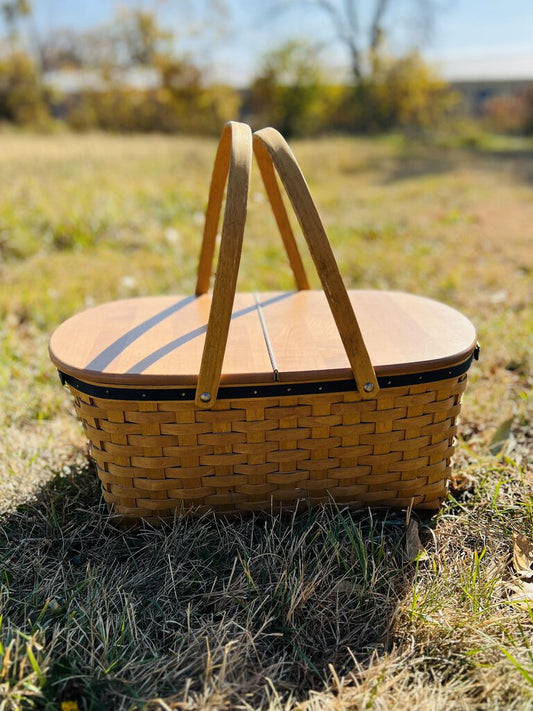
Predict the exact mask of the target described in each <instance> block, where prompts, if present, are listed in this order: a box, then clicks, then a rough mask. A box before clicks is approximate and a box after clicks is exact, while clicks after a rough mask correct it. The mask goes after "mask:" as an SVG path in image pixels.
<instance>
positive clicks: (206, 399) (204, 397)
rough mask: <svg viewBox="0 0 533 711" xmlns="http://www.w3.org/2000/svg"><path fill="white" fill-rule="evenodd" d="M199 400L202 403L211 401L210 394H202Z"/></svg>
mask: <svg viewBox="0 0 533 711" xmlns="http://www.w3.org/2000/svg"><path fill="white" fill-rule="evenodd" d="M200 400H201V401H202V402H209V400H211V393H202V394H201V395H200Z"/></svg>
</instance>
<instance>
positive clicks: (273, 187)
mask: <svg viewBox="0 0 533 711" xmlns="http://www.w3.org/2000/svg"><path fill="white" fill-rule="evenodd" d="M229 125H231V122H230V124H229ZM233 125H235V122H233ZM230 150H231V131H230V130H228V129H226V130H225V131H224V132H223V133H222V137H221V139H220V143H219V145H218V150H217V154H216V157H215V164H214V167H213V175H212V177H211V185H210V188H209V197H208V200H207V209H206V213H205V223H204V234H203V237H202V248H201V250H200V260H199V263H198V276H197V280H196V290H195V293H196V296H201V294H207V292H208V291H209V282H210V279H211V272H212V268H213V257H214V254H215V243H216V235H217V229H218V223H219V219H220V210H221V208H222V200H223V198H224V188H225V186H226V178H227V175H228V161H229V155H230ZM259 168H260V171H261V177H262V178H263V184H264V186H265V191H266V194H267V196H268V199H269V202H270V205H271V207H272V212H273V213H274V217H275V219H276V224H277V226H278V229H279V231H280V234H281V239H282V240H283V245H284V247H285V251H286V252H287V257H288V258H289V264H290V266H291V269H292V273H293V275H294V281H295V283H296V288H297V289H298V290H303V289H309V288H310V286H309V280H308V279H307V275H306V273H305V269H304V265H303V263H302V258H301V257H300V252H299V251H298V246H297V244H296V240H295V239H294V233H293V231H292V227H291V223H290V221H289V218H288V216H287V211H286V209H285V205H284V203H283V198H282V197H281V192H280V190H279V187H278V183H277V180H276V176H275V174H274V168H273V166H272V163H271V162H270V161H264V162H263V163H262V164H260V165H259Z"/></svg>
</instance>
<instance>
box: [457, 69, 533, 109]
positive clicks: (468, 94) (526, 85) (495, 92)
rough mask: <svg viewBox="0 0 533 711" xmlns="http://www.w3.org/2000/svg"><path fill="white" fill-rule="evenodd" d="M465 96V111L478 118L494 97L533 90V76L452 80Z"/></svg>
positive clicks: (518, 94) (517, 94) (510, 95)
mask: <svg viewBox="0 0 533 711" xmlns="http://www.w3.org/2000/svg"><path fill="white" fill-rule="evenodd" d="M450 83H451V86H452V87H453V88H454V89H455V90H456V91H458V92H459V93H460V94H461V96H462V97H463V108H464V110H465V112H466V113H467V114H468V115H470V116H474V117H476V118H478V117H481V116H483V115H484V113H485V108H486V105H487V103H488V102H489V101H490V100H491V99H494V98H500V97H512V96H520V95H522V94H524V93H525V92H526V91H531V90H533V77H532V78H531V80H530V81H527V80H525V79H470V80H468V79H463V80H461V81H452V82H450Z"/></svg>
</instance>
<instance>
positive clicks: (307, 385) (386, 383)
mask: <svg viewBox="0 0 533 711" xmlns="http://www.w3.org/2000/svg"><path fill="white" fill-rule="evenodd" d="M478 353H479V348H478V347H476V349H475V350H474V351H473V353H472V355H471V356H470V357H469V358H468V359H467V360H465V361H463V362H462V363H459V365H454V366H452V367H450V368H441V369H439V370H429V371H426V372H423V373H410V374H409V375H390V376H382V377H378V383H379V387H380V388H381V389H387V388H398V387H402V386H406V385H422V384H424V383H434V382H437V381H438V380H448V379H450V378H456V377H459V376H460V375H463V374H464V373H466V372H467V370H468V369H469V368H470V365H471V363H472V359H473V358H476V360H477V357H478ZM59 378H60V380H61V383H62V384H63V385H65V384H67V385H70V387H72V388H74V389H75V390H78V391H79V392H82V393H84V394H85V395H90V396H92V397H97V398H102V399H104V400H105V399H107V400H140V401H143V400H144V401H146V402H150V401H151V402H154V401H183V402H186V401H188V400H189V401H190V400H194V399H195V396H196V388H195V387H192V388H176V387H173V388H151V387H148V388H139V387H131V388H128V387H118V388H115V387H108V386H107V385H92V384H91V383H86V382H84V381H83V380H79V379H78V378H75V377H73V376H72V375H67V374H66V373H63V372H61V371H59ZM350 390H355V381H354V380H353V378H350V379H348V380H327V381H323V382H302V383H273V384H272V385H231V386H227V387H225V386H222V387H221V388H220V389H219V391H218V394H217V399H219V400H240V399H246V398H265V397H281V396H283V395H317V394H320V393H336V392H349V391H350Z"/></svg>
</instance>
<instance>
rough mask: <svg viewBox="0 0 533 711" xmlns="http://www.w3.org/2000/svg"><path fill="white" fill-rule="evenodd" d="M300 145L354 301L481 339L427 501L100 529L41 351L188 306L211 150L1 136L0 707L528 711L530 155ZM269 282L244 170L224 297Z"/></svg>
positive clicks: (272, 276)
mask: <svg viewBox="0 0 533 711" xmlns="http://www.w3.org/2000/svg"><path fill="white" fill-rule="evenodd" d="M294 150H295V152H296V155H297V156H298V158H299V159H300V162H301V165H302V167H303V169H304V173H305V174H306V175H307V177H308V181H309V183H310V186H311V190H312V192H313V194H314V196H315V199H316V202H317V204H318V207H319V210H320V212H321V214H322V216H323V219H324V222H325V224H326V227H327V229H328V233H329V235H330V238H331V241H332V244H333V247H334V250H335V253H336V255H337V257H338V259H339V262H340V265H341V270H342V272H343V275H344V276H345V280H346V283H347V285H348V286H350V287H360V288H387V289H400V290H405V291H411V292H414V293H419V294H424V295H427V296H430V297H433V298H436V299H439V300H441V301H445V302H447V303H449V304H450V305H451V306H454V307H455V308H457V309H459V310H460V311H462V312H463V313H465V314H466V315H467V316H468V317H470V318H471V320H472V321H473V322H474V323H475V325H476V327H477V329H478V333H479V338H480V342H481V347H482V351H481V360H480V361H479V363H476V364H474V366H473V367H472V369H471V371H470V375H469V386H468V389H467V393H466V396H465V400H464V404H463V409H462V418H461V422H460V437H459V441H458V449H457V455H456V458H455V467H454V478H453V481H452V482H451V487H450V495H449V497H448V499H447V501H446V502H445V505H444V506H443V508H442V510H441V511H440V512H439V513H438V514H436V515H434V516H433V517H428V516H424V517H422V518H421V517H419V516H417V515H416V514H414V513H413V514H412V515H411V517H410V520H408V516H406V512H405V511H403V512H402V511H396V512H388V513H384V512H369V511H359V512H353V513H350V512H347V511H344V510H342V511H334V510H331V509H327V508H324V509H318V510H316V511H313V512H312V513H305V514H300V515H298V516H295V517H293V518H289V519H287V518H282V517H275V516H262V517H244V518H242V519H236V520H232V521H230V522H228V521H224V520H220V519H215V518H213V517H212V516H209V515H207V516H203V517H201V518H198V517H196V518H195V517H190V516H179V517H177V518H176V520H175V522H174V524H173V525H172V526H167V527H165V528H159V529H153V528H151V527H149V526H146V527H144V528H141V529H139V530H134V531H124V530H121V529H119V528H117V527H116V526H115V525H114V524H113V522H112V521H111V520H110V519H109V518H108V516H107V512H106V509H105V506H104V505H103V502H102V500H101V497H100V491H99V485H98V482H97V480H96V476H95V473H94V470H93V468H92V465H91V464H90V462H89V461H88V459H87V454H86V445H85V440H84V437H83V434H82V432H81V429H80V427H79V425H78V423H77V421H76V419H75V417H74V412H73V407H72V405H71V402H70V400H69V398H68V396H67V394H66V392H64V391H63V390H62V389H61V388H60V385H59V381H58V379H57V375H56V373H55V371H54V368H53V367H52V365H51V364H50V362H49V360H48V354H47V342H48V338H49V335H50V333H51V331H52V330H53V329H54V328H55V327H56V326H57V325H58V324H59V323H60V322H61V321H62V320H64V319H65V318H66V317H68V316H69V315H71V314H72V313H74V312H75V311H78V310H81V309H82V308H84V307H86V306H88V305H91V304H95V303H99V302H102V301H107V300H110V299H115V298H122V297H126V296H134V295H147V294H163V293H176V294H180V293H190V292H191V291H192V289H193V285H194V279H195V269H196V260H197V254H198V248H199V241H200V235H201V226H202V212H203V210H204V208H205V199H206V196H207V189H208V183H209V175H210V170H211V163H212V160H213V157H214V151H215V142H213V141H209V140H200V139H189V138H185V137H177V138H172V137H129V138H125V137H113V136H99V135H88V136H83V137H77V136H71V135H57V136H31V135H11V134H0V188H1V189H0V276H1V279H0V324H1V325H0V349H1V358H0V393H1V399H2V406H1V408H0V510H1V515H2V518H1V521H0V533H1V536H0V548H1V552H0V566H1V567H0V586H1V593H0V595H1V597H0V614H1V617H0V625H1V633H0V634H1V645H2V646H1V647H0V709H1V710H2V711H4V710H6V711H7V710H10V709H18V708H21V709H26V708H37V709H50V710H52V709H61V711H75V710H76V709H79V710H81V709H103V708H109V709H147V710H150V711H155V710H156V709H157V710H159V709H161V710H164V709H186V710H193V709H212V710H214V709H229V708H241V709H272V710H274V709H276V710H280V711H281V710H282V709H283V710H288V709H299V710H300V711H304V710H305V711H311V710H316V711H318V710H319V709H339V710H344V709H383V710H388V709H391V708H398V709H403V708H413V709H424V710H426V709H427V710H430V709H435V710H437V709H447V710H449V711H450V710H453V709H528V708H533V647H532V645H531V639H532V633H533V609H532V607H533V602H531V600H533V584H532V583H531V577H530V573H529V572H528V570H529V566H530V563H531V560H530V559H531V556H530V555H529V552H528V551H529V549H528V545H527V541H526V542H525V543H524V541H523V539H517V540H519V541H520V540H522V543H523V545H522V548H523V549H524V550H525V554H524V555H525V562H524V559H523V558H522V559H521V565H520V564H517V563H516V560H517V556H516V555H515V565H514V567H513V563H512V560H513V534H515V535H516V534H519V535H522V536H526V537H528V538H533V509H532V499H531V486H532V483H533V438H532V436H533V424H532V414H533V391H532V386H533V369H532V344H533V335H532V334H533V145H532V144H529V145H528V144H525V143H523V142H520V141H515V142H509V141H507V142H505V143H501V142H497V141H494V142H492V143H491V142H489V143H487V145H486V146H485V147H484V149H483V150H476V151H474V150H468V151H467V150H459V149H457V148H452V147H444V146H440V147H439V146H435V145H423V144H416V143H409V142H406V141H404V140H402V139H400V138H397V137H396V138H395V137H389V138H387V139H381V140H377V139H376V140H368V141H366V140H358V139H345V138H334V139H331V140H325V139H323V140H320V141H317V142H297V143H295V144H294ZM307 263H309V261H308V260H307ZM309 271H310V272H312V269H310V270H309ZM314 284H315V285H317V284H318V281H317V280H316V279H315V281H314ZM278 287H281V288H292V282H291V275H290V272H289V269H288V267H287V266H286V264H285V261H284V258H283V253H282V251H281V248H280V240H279V237H278V236H277V233H276V230H275V227H274V223H273V219H272V217H271V216H270V214H269V212H268V208H267V204H266V202H265V199H264V197H263V193H262V192H261V186H260V181H259V178H258V175H257V171H255V173H254V177H253V184H252V188H251V204H250V212H249V224H248V227H247V233H246V247H245V253H244V258H243V265H242V273H241V278H240V288H241V289H242V290H248V289H251V288H258V289H269V288H278ZM413 522H414V523H413ZM408 523H409V526H408V525H407V524H408ZM417 531H418V535H419V538H420V540H418V538H417V535H416V534H417ZM519 562H520V561H519ZM520 568H522V572H521V573H520V572H519V570H518V569H520ZM524 569H525V570H524ZM531 575H533V573H531Z"/></svg>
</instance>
